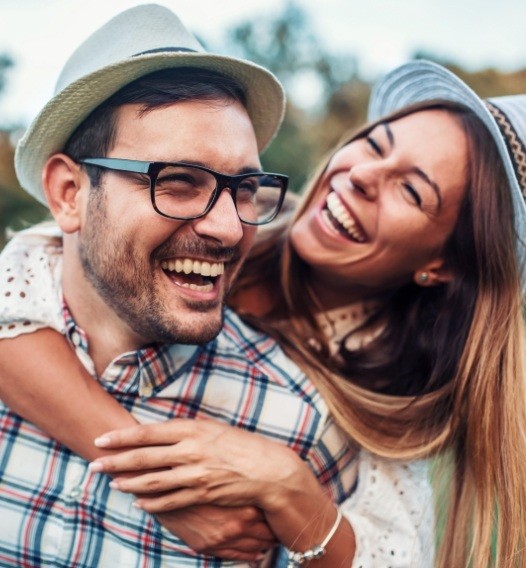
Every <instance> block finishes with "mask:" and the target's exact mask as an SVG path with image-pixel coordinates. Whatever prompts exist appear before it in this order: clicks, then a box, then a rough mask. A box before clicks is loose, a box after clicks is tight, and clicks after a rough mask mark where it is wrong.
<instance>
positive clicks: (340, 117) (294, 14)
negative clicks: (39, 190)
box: [0, 1, 526, 247]
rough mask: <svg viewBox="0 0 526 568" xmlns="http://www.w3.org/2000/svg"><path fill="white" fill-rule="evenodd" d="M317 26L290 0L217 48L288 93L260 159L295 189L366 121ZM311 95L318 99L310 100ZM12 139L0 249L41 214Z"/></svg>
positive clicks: (487, 83) (363, 96)
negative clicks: (24, 185) (20, 172)
mask: <svg viewBox="0 0 526 568" xmlns="http://www.w3.org/2000/svg"><path fill="white" fill-rule="evenodd" d="M316 30H317V26H316V25H314V24H313V23H312V22H310V21H309V19H308V17H307V15H306V13H305V12H304V11H303V10H302V9H301V8H300V7H299V6H298V5H296V4H295V3H294V2H293V1H289V2H288V3H287V4H286V5H285V6H284V8H283V9H282V11H280V12H278V13H274V14H272V15H269V16H264V17H261V16H258V17H254V18H253V19H251V20H250V21H246V22H243V23H241V24H239V25H237V26H235V27H234V28H232V29H230V30H228V31H227V32H226V34H225V43H226V47H227V49H226V50H223V51H228V53H229V54H230V55H236V56H240V57H244V58H246V59H250V60H252V61H254V62H256V63H258V64H260V65H262V66H264V67H266V68H268V69H270V70H271V71H272V72H273V73H275V74H276V75H277V76H278V77H279V79H280V80H281V81H282V82H283V84H284V86H285V89H286V91H287V93H288V95H289V101H288V103H287V113H286V117H285V120H284V123H283V127H282V128H281V130H280V133H279V134H278V136H277V137H276V139H275V140H274V142H273V143H272V144H271V146H270V148H269V149H268V150H267V151H266V152H265V154H264V155H263V158H262V160H263V165H264V168H265V169H267V170H270V171H276V172H283V173H287V174H288V175H289V176H290V178H291V183H290V186H291V189H292V190H293V191H299V190H300V189H301V187H302V185H303V183H304V182H305V180H306V179H307V178H308V176H309V175H310V173H311V171H312V169H313V168H314V167H315V166H316V163H317V162H318V160H319V159H320V157H321V156H322V155H325V154H326V153H327V152H328V150H329V149H330V148H332V147H333V146H334V145H335V144H336V143H337V141H338V140H340V139H341V137H342V136H343V135H344V133H346V132H347V131H349V130H352V129H355V128H356V127H358V126H359V125H360V124H362V123H363V122H364V121H365V117H366V109H367V101H368V99H369V94H370V90H371V85H370V84H369V83H368V82H367V81H365V80H364V79H363V78H361V77H360V74H359V72H358V59H357V57H356V55H354V54H351V53H349V54H347V55H345V56H342V55H339V56H336V55H334V54H333V53H331V52H330V50H328V49H327V48H326V47H325V46H324V43H323V41H322V40H321V38H320V37H319V36H318V35H317V34H316ZM209 47H210V49H211V50H212V51H213V50H214V49H213V47H212V46H209ZM413 57H414V58H425V59H430V60H434V61H437V62H438V63H440V64H442V65H445V66H446V67H448V68H449V69H451V70H452V71H453V72H454V73H455V74H457V75H458V76H459V77H461V78H462V79H463V80H464V81H465V82H466V83H467V84H468V85H470V86H471V87H472V88H473V89H474V90H475V91H476V92H477V93H478V94H479V95H481V96H482V97H487V96H492V95H507V94H517V93H526V69H521V70H518V71H514V72H506V73H504V72H501V71H499V70H497V69H482V70H477V71H474V72H471V71H467V70H466V69H463V68H462V67H461V66H459V65H458V64H457V63H456V62H453V61H445V60H440V59H437V58H436V57H435V56H434V54H432V53H427V52H424V51H418V52H416V53H414V55H413ZM11 65H12V61H11V59H10V57H9V56H7V55H2V54H0V96H1V90H2V87H3V86H4V85H5V80H6V70H8V69H9V68H10V67H11ZM313 96H314V98H315V99H317V102H316V103H314V104H313ZM16 136H17V132H16V128H15V127H13V126H10V127H6V126H4V128H3V130H2V129H1V128H0V247H1V246H2V243H3V240H2V238H3V233H4V230H5V228H6V227H12V228H15V229H17V228H21V227H22V226H24V225H25V224H26V225H27V224H31V223H34V222H36V221H37V220H40V219H42V218H43V217H44V216H45V215H46V212H47V210H46V209H45V208H44V207H43V206H41V205H39V204H38V203H36V202H35V201H34V200H33V199H32V198H31V197H29V196H28V195H27V194H26V193H25V192H24V191H23V190H22V189H21V188H20V187H19V185H18V183H17V181H16V176H15V173H14V168H13V153H14V150H13V144H12V141H13V139H14V138H16Z"/></svg>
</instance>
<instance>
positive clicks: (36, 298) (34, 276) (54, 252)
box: [0, 223, 64, 339]
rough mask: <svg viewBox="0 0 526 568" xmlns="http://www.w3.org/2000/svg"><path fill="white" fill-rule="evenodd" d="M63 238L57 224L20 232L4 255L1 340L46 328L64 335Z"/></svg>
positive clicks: (0, 283) (1, 256)
mask: <svg viewBox="0 0 526 568" xmlns="http://www.w3.org/2000/svg"><path fill="white" fill-rule="evenodd" d="M61 270H62V239H61V233H60V230H59V229H58V227H57V226H56V225H52V224H49V223H48V224H41V225H36V226H35V227H31V228H30V229H27V230H25V231H21V232H20V233H17V234H16V235H15V236H14V237H13V238H12V239H11V240H10V241H9V242H8V244H7V245H6V246H5V248H4V250H3V251H2V253H1V254H0V298H1V299H2V301H1V302H0V339H5V338H11V337H16V336H17V335H20V334H23V333H30V332H33V331H36V330H37V329H41V328H44V327H51V328H53V329H56V330H57V331H60V332H63V328H64V323H63V318H62V300H61V298H62V288H61Z"/></svg>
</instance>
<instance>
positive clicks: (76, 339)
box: [71, 331, 81, 347]
mask: <svg viewBox="0 0 526 568" xmlns="http://www.w3.org/2000/svg"><path fill="white" fill-rule="evenodd" d="M71 341H72V342H73V345H75V347H78V346H79V345H80V342H81V338H80V333H78V332H76V331H74V332H73V333H72V334H71Z"/></svg>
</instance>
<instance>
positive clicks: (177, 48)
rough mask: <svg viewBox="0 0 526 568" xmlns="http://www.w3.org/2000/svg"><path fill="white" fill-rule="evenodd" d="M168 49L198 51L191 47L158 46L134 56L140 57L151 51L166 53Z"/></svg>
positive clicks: (187, 51) (188, 51)
mask: <svg viewBox="0 0 526 568" xmlns="http://www.w3.org/2000/svg"><path fill="white" fill-rule="evenodd" d="M166 51H171V52H174V51H179V52H184V53H197V50H195V49H189V48H188V47H157V48H155V49H148V50H147V51H141V52H140V53H135V54H134V55H132V57H139V55H148V54H149V53H164V52H166Z"/></svg>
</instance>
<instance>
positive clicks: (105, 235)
mask: <svg viewBox="0 0 526 568" xmlns="http://www.w3.org/2000/svg"><path fill="white" fill-rule="evenodd" d="M96 192H101V193H102V194H103V195H100V194H97V195H94V193H96ZM89 199H90V201H89V204H88V212H87V220H88V221H87V223H86V224H85V227H84V229H83V231H82V234H81V235H80V236H79V255H80V260H81V264H82V267H83V270H84V274H85V276H86V278H87V279H88V280H89V282H90V283H91V285H92V286H93V287H94V288H95V290H96V291H97V293H98V294H99V296H100V297H101V298H102V299H103V300H104V302H105V303H106V305H107V306H108V307H109V308H110V309H111V310H112V311H113V312H115V313H116V314H117V315H118V316H119V317H120V318H121V319H122V320H123V321H124V322H126V324H127V325H128V326H129V327H130V328H131V329H132V330H133V331H134V333H136V334H137V335H139V336H140V337H143V338H144V339H145V343H153V342H159V343H187V344H202V343H207V342H208V341H211V340H212V339H213V338H215V337H216V336H217V335H218V333H219V332H220V331H221V328H222V326H223V309H222V308H223V306H221V308H220V309H217V306H216V307H214V308H213V309H210V306H209V305H208V306H207V305H203V303H201V302H197V301H196V302H193V303H192V302H190V301H188V300H187V301H186V304H185V305H186V308H187V309H189V310H193V311H195V313H196V315H197V314H199V313H203V315H204V314H206V313H208V312H210V313H209V314H208V318H207V319H208V321H205V323H204V324H203V323H201V325H200V326H199V327H198V329H195V327H194V326H192V325H184V323H183V322H181V321H178V319H177V315H176V314H173V313H171V311H170V310H169V309H168V308H167V307H166V306H165V305H164V303H163V301H162V298H161V297H160V296H161V295H160V293H159V289H158V285H159V283H158V282H157V286H156V276H155V272H154V270H153V268H152V260H155V259H156V258H163V255H164V257H166V256H168V255H167V252H168V251H173V253H172V255H173V254H174V253H175V252H176V251H177V252H178V254H179V256H181V255H182V256H190V257H192V256H196V255H199V253H200V254H201V255H202V254H203V253H206V255H207V256H208V258H213V257H214V256H215V255H218V252H219V251H217V250H216V249H213V250H209V247H208V246H207V245H206V244H204V243H202V242H201V241H196V242H183V243H181V242H179V241H176V242H175V243H170V242H168V241H167V242H165V243H163V244H162V245H161V246H160V247H158V248H157V249H156V250H155V251H153V253H152V255H151V256H152V258H150V257H149V256H143V257H141V256H140V254H141V253H140V251H137V250H134V245H133V244H132V243H131V242H130V241H129V240H127V239H126V237H125V235H119V234H117V233H115V232H112V231H111V224H110V222H109V221H108V219H107V217H106V210H105V197H104V190H103V189H102V188H98V189H92V193H91V195H90V198H89ZM227 251H228V252H227ZM225 254H228V255H229V256H230V257H232V258H233V257H235V256H236V255H237V254H238V252H237V250H235V249H234V250H232V249H226V250H225V249H222V254H221V257H222V258H224V257H225ZM158 264H159V263H158ZM157 270H158V271H160V270H161V269H160V268H158V269H157ZM222 303H224V298H223V300H222ZM203 319H206V316H204V317H201V318H199V320H200V321H201V322H203Z"/></svg>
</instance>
